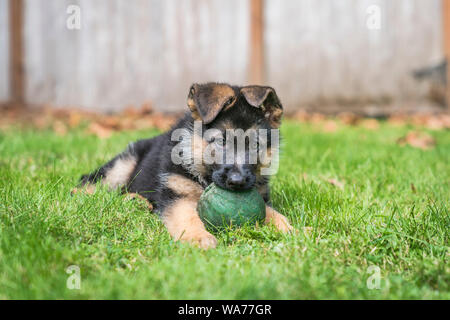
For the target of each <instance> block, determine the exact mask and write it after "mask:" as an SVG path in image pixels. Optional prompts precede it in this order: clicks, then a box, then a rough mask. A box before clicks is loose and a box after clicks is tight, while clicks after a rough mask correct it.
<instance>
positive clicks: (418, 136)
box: [397, 131, 436, 150]
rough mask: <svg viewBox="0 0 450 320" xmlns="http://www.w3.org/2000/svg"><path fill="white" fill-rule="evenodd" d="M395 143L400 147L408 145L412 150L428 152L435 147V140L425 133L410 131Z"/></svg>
mask: <svg viewBox="0 0 450 320" xmlns="http://www.w3.org/2000/svg"><path fill="white" fill-rule="evenodd" d="M397 143H398V144H399V145H401V146H404V145H405V144H408V145H410V146H411V147H414V148H419V149H422V150H428V149H430V148H432V147H434V146H435V145H436V140H435V139H434V138H433V137H432V136H430V135H429V134H427V133H424V132H418V131H411V132H408V133H407V134H406V136H404V137H402V138H400V139H398V140H397Z"/></svg>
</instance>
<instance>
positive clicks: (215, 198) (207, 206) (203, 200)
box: [197, 183, 266, 230]
mask: <svg viewBox="0 0 450 320" xmlns="http://www.w3.org/2000/svg"><path fill="white" fill-rule="evenodd" d="M197 211H198V214H199V216H200V219H201V220H202V221H203V223H204V224H205V226H206V227H207V228H208V229H210V230H211V229H212V230H220V229H222V228H224V227H241V226H243V225H245V224H248V225H255V224H256V223H257V222H262V221H263V220H264V218H265V217H266V205H265V203H264V200H263V198H262V197H261V195H260V194H259V193H258V191H257V190H256V189H251V190H243V191H230V190H225V189H222V188H220V187H218V186H217V185H215V184H214V183H212V184H210V185H209V186H208V187H207V188H206V189H205V191H203V194H202V195H201V197H200V200H199V201H198V204H197Z"/></svg>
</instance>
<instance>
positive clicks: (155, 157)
mask: <svg viewBox="0 0 450 320" xmlns="http://www.w3.org/2000/svg"><path fill="white" fill-rule="evenodd" d="M188 107H189V109H190V112H187V113H186V114H185V116H184V117H183V118H182V119H180V120H179V122H178V123H177V124H176V125H175V126H174V127H173V128H172V129H171V130H170V131H168V132H166V133H164V134H162V135H160V136H157V137H155V138H151V139H146V140H139V141H137V142H134V143H131V144H130V145H129V146H128V148H127V149H126V150H125V151H124V152H123V153H121V154H119V155H118V156H116V157H115V158H114V159H112V160H111V161H109V162H108V163H106V164H105V165H104V166H102V167H101V168H99V169H98V170H96V171H94V172H93V173H91V174H88V175H85V176H83V177H82V180H81V185H82V186H84V187H86V188H91V189H92V187H93V184H95V183H97V182H99V181H101V183H103V184H105V185H107V186H108V187H110V188H111V189H115V188H122V189H123V190H126V191H127V192H130V193H137V194H139V195H141V196H143V197H145V198H146V199H147V200H148V201H150V202H151V203H152V204H153V205H154V208H155V211H156V212H157V213H158V214H159V215H160V217H161V219H162V221H163V222H164V224H165V225H166V227H167V229H168V231H169V233H170V235H171V236H172V237H173V238H174V239H175V240H181V241H187V242H190V243H194V244H197V245H198V246H200V247H202V248H212V247H215V246H216V244H217V240H216V238H215V237H214V236H213V235H212V234H210V233H209V232H208V231H207V230H206V229H205V226H204V225H203V223H202V221H201V220H200V218H199V216H198V214H197V211H196V207H197V201H198V200H199V198H200V195H201V194H202V192H203V190H204V189H205V188H206V186H208V185H209V184H210V183H212V182H214V183H216V184H217V185H219V186H221V187H223V188H227V189H232V190H239V189H250V188H253V187H256V188H257V190H258V191H259V192H260V193H261V195H262V196H263V198H264V200H265V202H266V223H267V224H272V225H274V226H275V228H277V230H279V231H282V232H287V231H290V230H291V229H292V227H291V226H290V224H289V222H288V221H287V219H286V218H285V217H284V216H283V215H281V214H280V213H278V212H276V211H275V210H274V209H272V208H271V206H270V199H269V186H268V180H269V177H270V176H269V175H264V174H262V171H261V169H262V168H263V167H264V166H267V163H268V162H267V161H266V160H267V159H265V161H261V158H258V159H257V161H256V163H255V162H254V161H253V162H252V161H249V158H250V156H249V154H250V153H249V152H250V150H251V149H252V148H253V149H255V148H256V149H257V148H258V147H259V146H258V145H257V144H256V145H255V144H254V143H253V145H252V143H251V142H250V140H249V139H247V140H246V141H247V143H246V145H245V148H244V149H242V148H241V150H237V151H236V152H235V153H234V154H233V157H232V159H231V161H229V159H227V161H215V162H212V163H211V161H205V159H204V151H205V150H206V149H208V150H209V151H210V154H212V155H213V156H216V159H217V156H218V155H219V160H220V158H221V157H223V159H225V153H226V152H219V151H224V150H228V149H230V148H231V149H233V151H235V149H239V148H235V147H234V145H235V144H234V142H235V140H234V138H232V139H230V138H229V136H228V135H227V132H228V131H233V130H232V129H242V130H243V131H244V132H247V131H248V130H257V131H258V130H259V129H266V130H271V129H277V128H278V127H279V126H280V121H281V116H282V113H283V111H282V106H281V103H280V101H279V99H278V97H277V95H276V93H275V91H274V89H272V88H270V87H263V86H246V87H237V86H230V85H228V84H218V83H207V84H194V85H193V86H192V87H191V89H190V92H189V95H188ZM210 129H214V130H210ZM186 132H187V133H189V135H186V134H184V135H183V133H186ZM206 132H208V133H209V134H202V133H206ZM211 132H212V134H211ZM225 137H226V138H225ZM266 140H267V141H266V144H265V146H264V147H265V148H266V151H268V152H265V157H266V158H267V157H270V155H271V154H273V151H274V150H273V149H275V148H278V144H276V145H275V144H273V143H271V141H270V139H266ZM275 151H276V150H275ZM269 160H270V159H269ZM222 162H223V163H222Z"/></svg>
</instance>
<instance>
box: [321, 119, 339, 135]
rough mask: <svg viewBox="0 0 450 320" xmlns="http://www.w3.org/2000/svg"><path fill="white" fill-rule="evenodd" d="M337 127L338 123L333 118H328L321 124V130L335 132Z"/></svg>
mask: <svg viewBox="0 0 450 320" xmlns="http://www.w3.org/2000/svg"><path fill="white" fill-rule="evenodd" d="M337 129H338V124H337V123H336V121H334V120H328V121H326V122H325V123H324V124H323V131H325V132H336V130H337Z"/></svg>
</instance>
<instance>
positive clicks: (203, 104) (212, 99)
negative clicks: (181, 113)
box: [187, 83, 236, 124]
mask: <svg viewBox="0 0 450 320" xmlns="http://www.w3.org/2000/svg"><path fill="white" fill-rule="evenodd" d="M235 102H236V96H235V94H234V90H233V89H232V88H231V87H230V86H229V85H227V84H220V83H206V84H193V85H192V86H191V89H190V90H189V95H188V100H187V104H188V107H189V109H190V110H191V112H192V117H193V118H194V119H196V120H201V121H203V123H204V124H208V123H211V122H212V121H213V120H214V119H215V118H216V117H217V115H218V114H219V113H220V111H222V110H224V109H228V108H230V107H232V106H233V105H234V103H235Z"/></svg>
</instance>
